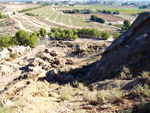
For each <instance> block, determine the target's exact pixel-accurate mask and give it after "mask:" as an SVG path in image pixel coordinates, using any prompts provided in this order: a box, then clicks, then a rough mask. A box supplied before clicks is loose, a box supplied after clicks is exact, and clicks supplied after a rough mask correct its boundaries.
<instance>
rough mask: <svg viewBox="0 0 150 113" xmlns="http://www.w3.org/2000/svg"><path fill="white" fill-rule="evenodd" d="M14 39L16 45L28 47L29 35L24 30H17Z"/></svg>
mask: <svg viewBox="0 0 150 113" xmlns="http://www.w3.org/2000/svg"><path fill="white" fill-rule="evenodd" d="M15 39H16V41H17V44H18V45H25V46H26V45H29V39H30V38H29V34H28V32H26V31H24V30H19V31H18V32H16V34H15Z"/></svg>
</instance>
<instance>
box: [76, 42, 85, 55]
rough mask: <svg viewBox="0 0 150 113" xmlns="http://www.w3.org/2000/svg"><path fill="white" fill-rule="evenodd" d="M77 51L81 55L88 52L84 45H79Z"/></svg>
mask: <svg viewBox="0 0 150 113" xmlns="http://www.w3.org/2000/svg"><path fill="white" fill-rule="evenodd" d="M76 49H77V51H78V53H79V54H81V53H83V52H86V50H87V45H85V44H84V45H83V44H77V45H76Z"/></svg>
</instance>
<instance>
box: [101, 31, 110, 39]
mask: <svg viewBox="0 0 150 113" xmlns="http://www.w3.org/2000/svg"><path fill="white" fill-rule="evenodd" d="M109 37H110V34H109V32H106V31H103V32H102V39H104V40H107V39H108V38H109Z"/></svg>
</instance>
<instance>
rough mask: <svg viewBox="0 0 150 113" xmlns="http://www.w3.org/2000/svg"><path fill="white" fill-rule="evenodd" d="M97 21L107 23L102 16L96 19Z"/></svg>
mask: <svg viewBox="0 0 150 113" xmlns="http://www.w3.org/2000/svg"><path fill="white" fill-rule="evenodd" d="M96 21H97V22H99V23H105V20H104V19H102V18H97V20H96Z"/></svg>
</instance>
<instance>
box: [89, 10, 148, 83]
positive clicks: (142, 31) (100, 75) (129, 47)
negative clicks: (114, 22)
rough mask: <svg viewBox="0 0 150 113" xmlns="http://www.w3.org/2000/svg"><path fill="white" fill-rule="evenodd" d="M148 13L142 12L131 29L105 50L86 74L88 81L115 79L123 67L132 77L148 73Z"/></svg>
mask: <svg viewBox="0 0 150 113" xmlns="http://www.w3.org/2000/svg"><path fill="white" fill-rule="evenodd" d="M149 26H150V12H144V13H141V14H140V15H139V17H138V18H137V19H136V20H135V22H134V23H133V24H132V26H131V28H130V29H129V30H128V31H126V32H125V33H124V34H123V35H122V36H120V37H119V38H117V39H116V40H115V41H114V42H113V43H112V44H111V45H110V46H109V47H108V48H106V50H105V52H104V53H103V56H102V58H101V60H100V61H99V62H97V64H96V65H95V66H94V67H93V68H92V69H91V70H90V72H89V73H88V77H87V78H88V79H89V80H91V79H92V80H93V81H95V80H100V79H105V78H110V77H111V78H113V77H117V75H119V73H120V72H121V71H122V69H123V67H127V68H129V69H130V71H131V74H132V75H133V77H136V76H138V75H141V73H142V72H143V71H150V63H149V61H150V46H149V45H150V38H149V36H150V29H149Z"/></svg>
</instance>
